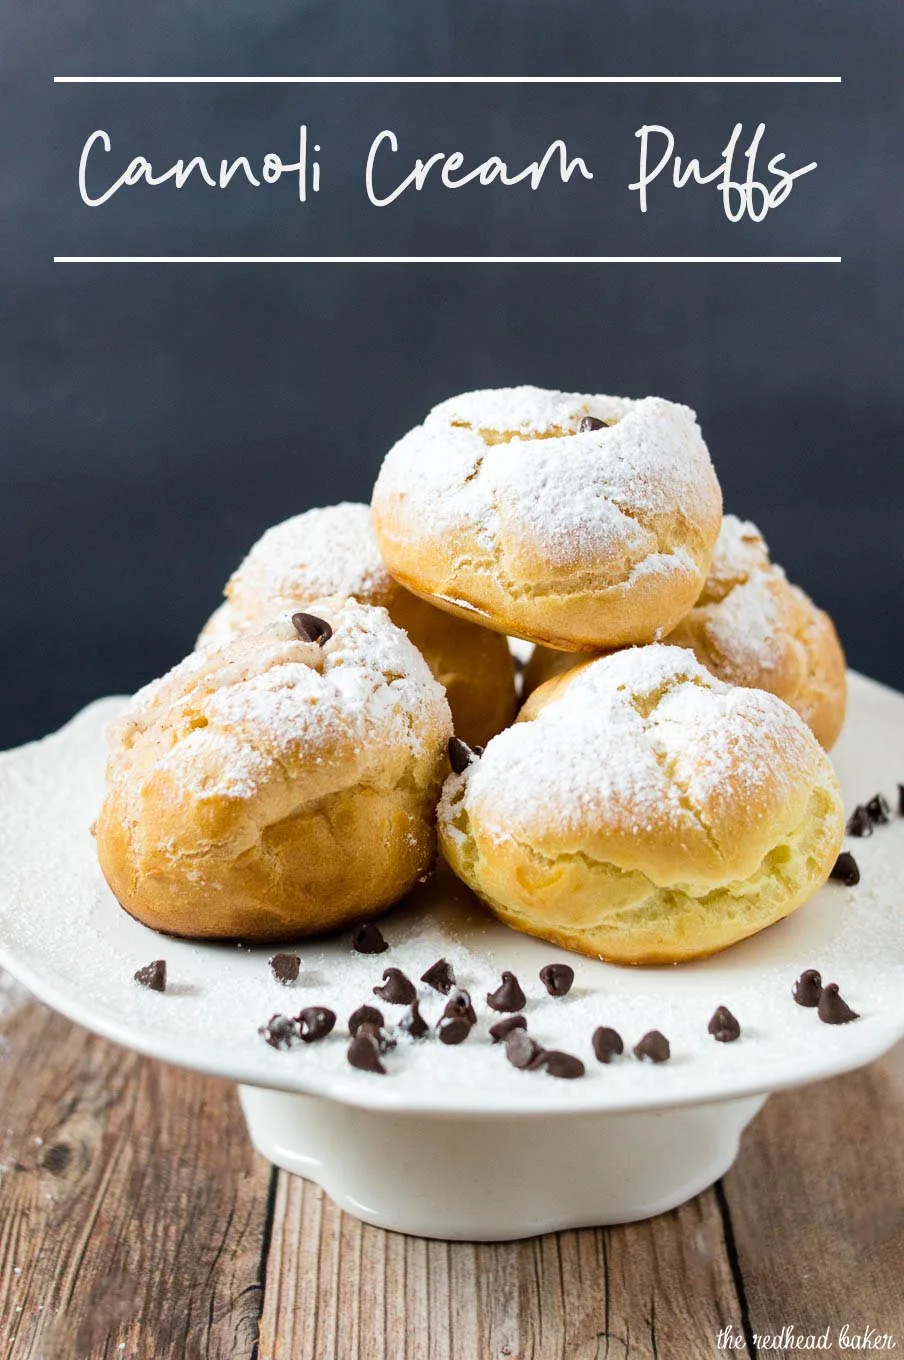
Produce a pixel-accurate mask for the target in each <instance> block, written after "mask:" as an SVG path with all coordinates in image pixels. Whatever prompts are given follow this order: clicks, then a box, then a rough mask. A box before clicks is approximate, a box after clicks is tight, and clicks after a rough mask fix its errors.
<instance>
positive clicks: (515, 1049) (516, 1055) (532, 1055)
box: [505, 1029, 543, 1072]
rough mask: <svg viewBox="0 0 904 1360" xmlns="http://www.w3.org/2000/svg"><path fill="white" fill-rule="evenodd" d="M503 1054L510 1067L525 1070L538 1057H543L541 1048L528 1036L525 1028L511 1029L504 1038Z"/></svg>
mask: <svg viewBox="0 0 904 1360" xmlns="http://www.w3.org/2000/svg"><path fill="white" fill-rule="evenodd" d="M505 1056H506V1057H507V1058H508V1060H509V1062H510V1063H511V1064H512V1067H517V1068H518V1069H519V1071H522V1072H523V1071H525V1070H526V1069H527V1068H528V1067H531V1066H532V1065H533V1064H534V1063H535V1062H536V1060H537V1059H538V1058H541V1059H542V1057H543V1049H542V1048H541V1047H540V1045H539V1044H538V1043H537V1042H536V1041H535V1040H534V1039H532V1038H531V1037H530V1035H529V1034H528V1032H527V1030H526V1029H513V1030H512V1032H511V1033H510V1034H507V1035H506V1038H505Z"/></svg>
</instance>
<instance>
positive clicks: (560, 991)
mask: <svg viewBox="0 0 904 1360" xmlns="http://www.w3.org/2000/svg"><path fill="white" fill-rule="evenodd" d="M540 981H541V982H542V983H543V986H544V987H545V988H546V990H547V991H548V992H549V995H550V996H567V995H568V993H569V992H570V991H571V984H572V983H573V982H574V969H573V968H571V967H569V965H568V964H567V963H548V964H547V965H546V967H545V968H541V969H540Z"/></svg>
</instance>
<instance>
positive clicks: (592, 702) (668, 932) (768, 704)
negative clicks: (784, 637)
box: [439, 645, 844, 964]
mask: <svg viewBox="0 0 904 1360" xmlns="http://www.w3.org/2000/svg"><path fill="white" fill-rule="evenodd" d="M439 828H440V844H441V848H442V851H443V853H444V855H445V857H446V859H447V860H448V862H449V864H450V865H451V866H452V868H453V869H454V870H455V872H456V873H457V874H458V876H459V877H460V878H462V879H463V880H464V882H465V883H467V884H468V885H469V886H470V887H471V888H472V889H473V890H474V891H475V892H476V893H477V894H478V896H480V897H481V898H483V900H484V901H485V902H486V903H487V904H488V905H489V906H490V907H491V908H492V910H493V911H494V912H495V913H496V915H497V916H499V917H500V918H501V919H502V920H503V921H505V922H506V923H507V924H508V925H510V926H513V927H515V928H516V929H518V930H523V931H526V932H527V933H528V934H530V935H537V936H540V937H541V938H543V939H548V940H551V941H553V942H554V943H556V944H559V945H562V946H564V947H565V948H568V949H575V950H578V951H579V952H581V953H583V954H589V955H592V956H595V957H599V958H603V959H607V960H610V961H612V962H617V963H635V964H662V963H677V962H679V961H681V960H684V959H692V958H696V957H701V956H703V955H707V954H712V953H715V952H716V951H718V950H720V949H724V948H726V946H728V945H731V944H734V943H735V942H736V941H738V940H742V939H744V938H745V937H746V936H749V935H753V934H754V933H755V932H756V931H759V930H762V929H763V928H764V927H765V926H768V925H771V924H772V923H773V922H774V921H778V920H780V919H781V918H782V917H784V916H787V915H788V914H789V913H790V912H792V911H794V909H795V908H796V907H799V906H800V905H801V904H802V903H803V902H805V901H806V900H807V898H809V897H810V896H812V894H813V893H814V892H815V891H816V889H817V888H818V887H820V885H821V884H822V883H824V882H825V880H826V879H827V877H828V875H829V872H830V870H831V868H832V866H833V864H834V863H835V859H836V856H837V854H838V850H839V848H840V845H841V840H842V836H843V833H844V813H843V810H842V803H841V794H840V790H839V786H838V781H837V779H836V778H835V774H834V772H833V770H832V766H831V764H830V762H829V759H828V757H827V756H826V754H825V752H824V751H823V750H822V748H821V746H820V745H819V743H818V742H817V741H816V739H815V737H814V736H813V734H812V732H811V731H810V730H809V728H808V727H807V726H806V724H805V723H804V722H803V721H802V720H801V719H800V718H799V717H798V715H797V714H796V713H795V712H794V711H793V709H791V708H789V707H788V705H787V704H785V703H784V702H783V701H782V700H781V699H778V698H776V697H775V695H772V694H766V693H764V692H763V691H761V690H753V689H740V688H735V687H733V686H730V685H726V684H724V683H723V682H722V681H721V680H718V679H716V678H715V677H714V676H712V675H711V674H710V673H709V672H708V671H707V670H705V669H704V667H703V666H701V665H700V663H699V662H698V661H697V660H696V659H695V658H694V656H693V655H692V653H691V652H689V651H687V650H686V649H684V648H680V647H669V646H662V645H652V646H647V647H635V648H628V649H626V650H624V651H620V652H616V653H614V654H612V655H611V656H607V657H602V658H599V659H597V660H593V661H588V662H585V663H584V664H583V665H580V666H577V667H575V668H574V669H572V670H570V671H568V672H567V673H565V674H564V675H561V676H559V677H557V678H555V679H553V680H550V681H548V682H547V683H546V684H545V685H543V686H542V687H541V688H540V689H539V690H537V691H536V692H535V693H534V694H533V696H532V697H531V698H530V699H529V700H528V702H527V704H526V705H525V707H524V710H523V711H522V715H521V718H520V719H519V721H518V722H517V723H516V724H515V725H514V726H513V727H511V728H509V729H508V730H507V731H506V732H503V733H501V734H500V735H499V736H498V737H494V738H493V740H492V741H491V742H490V743H489V745H488V746H487V748H486V750H485V751H484V752H483V754H482V755H481V756H480V757H479V759H473V760H472V761H471V762H470V763H469V764H468V765H467V766H466V767H465V769H464V770H463V772H462V773H461V774H453V775H451V776H450V777H449V779H448V780H447V781H446V784H445V787H444V790H443V797H442V800H441V802H440V812H439Z"/></svg>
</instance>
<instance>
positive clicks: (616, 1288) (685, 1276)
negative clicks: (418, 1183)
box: [260, 1174, 743, 1360]
mask: <svg viewBox="0 0 904 1360" xmlns="http://www.w3.org/2000/svg"><path fill="white" fill-rule="evenodd" d="M726 1323H732V1324H734V1325H736V1326H737V1328H738V1330H739V1331H742V1328H743V1317H742V1307H741V1303H740V1300H739V1298H738V1294H737V1291H736V1288H735V1281H734V1279H733V1275H732V1269H731V1264H730V1258H729V1253H728V1251H727V1248H726V1242H725V1225H724V1222H723V1217H722V1210H721V1206H720V1203H719V1199H718V1196H717V1195H716V1193H715V1192H714V1191H710V1192H709V1193H707V1194H705V1195H701V1196H699V1197H698V1198H697V1199H696V1200H693V1201H692V1202H691V1203H690V1204H687V1205H684V1206H683V1207H682V1208H680V1209H678V1210H676V1211H674V1212H673V1213H669V1214H663V1215H661V1216H660V1217H659V1218H657V1219H654V1220H651V1221H649V1222H646V1223H635V1224H631V1225H628V1226H625V1227H617V1228H609V1229H581V1230H579V1231H571V1232H561V1233H554V1234H550V1235H548V1236H546V1237H538V1238H532V1239H530V1240H528V1241H524V1242H507V1243H492V1244H470V1243H446V1242H430V1241H425V1240H423V1239H418V1238H412V1237H402V1236H400V1235H398V1234H396V1233H387V1232H384V1231H382V1230H381V1229H379V1228H372V1227H369V1226H368V1225H366V1224H363V1223H359V1222H357V1221H356V1220H354V1219H351V1218H349V1217H347V1216H346V1215H345V1214H342V1213H341V1212H340V1211H339V1210H338V1209H337V1208H336V1206H335V1205H334V1204H333V1203H332V1202H331V1201H330V1200H329V1199H328V1198H327V1197H326V1196H325V1195H324V1193H323V1191H322V1190H320V1189H319V1187H318V1186H315V1185H313V1184H311V1183H310V1182H307V1181H301V1180H298V1179H297V1178H295V1177H292V1176H285V1175H282V1174H281V1175H280V1178H279V1186H278V1189H277V1194H276V1204H275V1213H274V1224H273V1236H272V1241H271V1254H270V1268H269V1270H268V1273H267V1288H266V1292H265V1295H264V1316H263V1319H262V1323H261V1346H260V1360H352V1358H353V1357H362V1360H453V1357H454V1360H463V1358H464V1357H468V1358H469V1360H470V1357H474V1360H483V1358H484V1357H487V1360H489V1358H490V1357H493V1358H495V1357H512V1358H513V1360H516V1358H517V1357H524V1360H527V1357H531V1360H553V1357H555V1360H560V1358H561V1360H564V1357H568V1360H590V1358H591V1357H594V1360H596V1357H611V1360H628V1358H629V1357H630V1360H647V1358H649V1360H655V1357H657V1356H660V1357H680V1356H687V1357H696V1356H703V1355H710V1354H715V1353H716V1338H717V1336H718V1333H719V1330H720V1328H721V1327H723V1326H724V1325H725V1324H726ZM742 1353H743V1351H742Z"/></svg>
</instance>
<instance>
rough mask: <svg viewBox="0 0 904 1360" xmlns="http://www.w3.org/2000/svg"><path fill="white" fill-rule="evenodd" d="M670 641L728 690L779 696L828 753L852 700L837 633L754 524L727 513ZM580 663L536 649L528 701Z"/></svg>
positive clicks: (527, 674) (527, 679)
mask: <svg viewBox="0 0 904 1360" xmlns="http://www.w3.org/2000/svg"><path fill="white" fill-rule="evenodd" d="M665 641H666V642H669V643H674V644H675V645H676V646H679V647H690V649H691V651H692V652H693V653H694V655H695V656H696V657H697V660H698V661H700V662H702V664H703V665H704V666H705V667H706V669H707V670H708V671H711V672H712V674H713V675H717V676H718V677H719V679H720V680H725V681H726V682H727V683H728V684H730V685H744V686H747V687H749V688H751V689H764V690H768V691H769V693H770V694H777V695H778V697H779V698H780V699H784V700H785V703H787V704H790V705H791V707H792V708H793V709H794V710H795V711H796V712H797V713H799V714H800V716H801V717H802V718H803V720H804V722H805V723H807V725H808V726H809V727H810V729H811V731H812V732H813V733H814V735H815V736H816V738H817V739H818V740H819V741H820V742H821V743H822V745H823V746H824V747H825V749H826V750H827V751H828V750H831V748H832V746H833V745H834V743H835V741H836V740H837V737H838V734H839V732H840V731H841V727H842V724H843V722H844V712H845V705H846V701H847V683H846V677H845V662H844V652H843V651H842V649H841V643H840V642H839V641H838V634H837V633H836V632H835V627H834V625H833V623H832V620H831V619H830V618H829V616H828V614H826V613H825V612H824V611H823V610H821V609H818V608H817V607H816V605H815V604H814V603H813V601H812V600H811V599H810V598H809V596H808V595H805V594H804V592H803V591H802V590H800V589H799V587H797V586H794V585H792V584H791V582H790V581H789V580H788V578H787V577H786V576H785V573H784V572H783V571H782V569H781V567H779V566H776V565H775V564H774V563H772V562H770V560H769V550H768V548H767V547H766V544H765V542H764V541H763V538H762V535H761V534H760V531H759V530H758V529H757V527H756V525H755V524H751V523H749V521H746V520H739V519H737V518H736V516H734V515H726V516H725V518H724V520H723V521H722V531H721V533H720V534H719V541H718V543H717V544H716V551H715V553H714V554H713V560H712V564H711V566H710V569H709V575H708V576H707V578H706V583H705V585H704V587H703V590H702V591H701V594H700V598H699V599H698V600H697V603H696V604H695V606H694V608H693V609H692V610H691V611H690V613H689V614H688V615H687V617H686V618H684V619H682V621H681V622H680V623H679V624H678V626H677V627H676V628H674V629H673V630H672V632H671V633H670V634H669V636H668V637H667V638H666V639H665ZM579 660H580V658H579V657H575V656H569V655H568V654H567V653H566V652H558V651H553V650H552V648H549V647H535V648H534V652H533V655H532V656H531V657H530V659H529V660H528V662H527V664H526V666H525V668H524V676H523V693H524V695H525V697H527V696H528V695H530V694H531V693H532V692H533V691H534V690H535V689H537V688H538V686H539V685H542V684H544V683H545V682H546V681H547V680H549V679H551V678H552V677H553V676H554V675H561V674H562V673H563V671H566V670H570V669H571V667H572V666H574V665H576V664H577V663H578V661H579Z"/></svg>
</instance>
